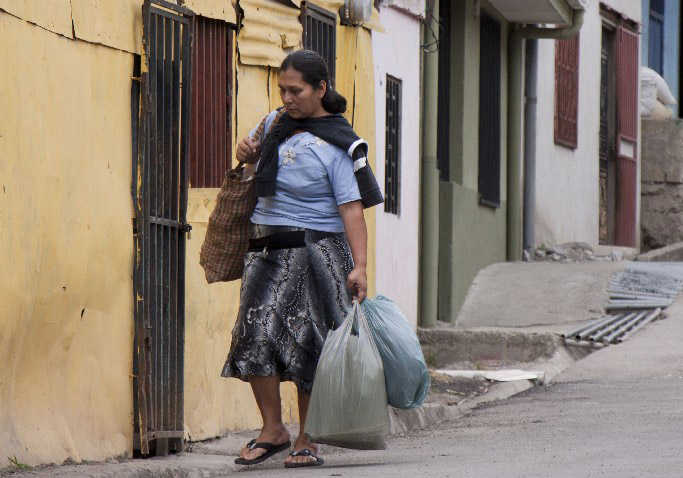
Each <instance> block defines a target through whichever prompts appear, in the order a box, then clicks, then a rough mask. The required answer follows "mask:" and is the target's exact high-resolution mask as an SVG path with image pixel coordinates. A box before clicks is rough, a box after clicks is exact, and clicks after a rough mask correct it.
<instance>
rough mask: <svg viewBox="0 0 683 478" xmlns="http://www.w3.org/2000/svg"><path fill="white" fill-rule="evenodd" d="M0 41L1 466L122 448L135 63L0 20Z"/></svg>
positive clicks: (127, 394) (128, 409)
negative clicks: (13, 459) (11, 458)
mask: <svg viewBox="0 0 683 478" xmlns="http://www.w3.org/2000/svg"><path fill="white" fill-rule="evenodd" d="M0 44H1V45H2V48H0V65H2V74H0V118H2V121H0V183H1V186H0V244H2V247H0V264H2V270H3V273H2V274H0V290H1V291H2V294H1V295H0V430H2V433H0V460H3V461H4V460H6V457H7V456H12V455H14V454H16V456H17V458H19V459H20V460H21V461H22V462H25V463H30V464H36V463H51V462H57V463H61V462H62V461H63V460H65V459H67V458H72V459H75V460H80V459H88V460H102V459H106V458H109V457H111V456H116V455H122V454H125V453H129V452H130V450H131V444H132V432H133V430H132V426H131V423H132V411H133V410H132V401H131V398H132V387H131V377H130V374H131V373H132V355H133V348H132V336H133V321H132V313H133V312H132V311H133V309H132V308H133V304H132V279H131V271H132V266H133V264H132V251H133V249H132V245H133V242H132V230H131V218H132V201H131V195H130V183H131V134H130V85H131V80H130V76H131V74H132V71H133V57H132V55H130V54H127V53H123V52H121V51H117V50H114V49H111V48H106V47H102V46H97V45H93V44H88V43H84V42H76V41H72V40H69V39H67V38H65V37H63V36H60V35H56V34H54V33H51V32H49V31H48V30H45V29H43V28H40V27H37V26H34V25H32V24H30V23H27V22H26V21H23V20H20V19H18V18H15V17H13V16H11V15H8V14H6V13H1V12H0ZM7 464H8V463H7V462H6V461H5V462H4V463H2V464H0V466H6V465H7Z"/></svg>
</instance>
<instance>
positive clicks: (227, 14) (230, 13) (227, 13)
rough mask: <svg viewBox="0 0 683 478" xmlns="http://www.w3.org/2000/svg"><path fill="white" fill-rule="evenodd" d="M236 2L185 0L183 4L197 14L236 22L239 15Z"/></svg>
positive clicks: (228, 0) (224, 0)
mask: <svg viewBox="0 0 683 478" xmlns="http://www.w3.org/2000/svg"><path fill="white" fill-rule="evenodd" d="M234 3H236V2H231V1H230V0H185V2H184V3H183V5H184V6H186V7H187V8H189V9H190V10H192V11H193V12H194V13H195V14H196V15H201V16H203V17H207V18H213V19H215V20H223V21H224V22H228V23H233V24H236V23H237V15H236V14H235V5H234Z"/></svg>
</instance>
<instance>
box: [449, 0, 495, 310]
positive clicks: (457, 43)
mask: <svg viewBox="0 0 683 478" xmlns="http://www.w3.org/2000/svg"><path fill="white" fill-rule="evenodd" d="M481 5H482V11H483V12H486V13H487V14H488V15H491V16H493V17H494V18H496V19H498V20H499V21H500V23H501V25H502V31H501V37H502V42H501V52H502V55H501V56H502V58H501V62H502V63H501V72H502V76H501V86H502V93H501V106H502V108H501V121H502V123H501V186H500V187H501V206H500V207H499V208H497V209H494V208H491V207H488V206H482V205H480V204H479V194H478V174H479V157H478V147H479V145H478V137H479V132H478V129H479V56H480V49H479V16H478V15H477V11H476V8H475V2H474V1H473V0H467V1H462V2H454V3H453V6H452V8H453V18H452V25H451V104H450V110H451V115H450V131H451V141H450V148H451V150H450V155H449V156H450V171H451V177H450V181H441V183H440V192H439V196H440V197H439V304H438V318H439V320H441V321H446V322H451V321H454V320H455V318H456V316H457V314H458V312H459V310H460V308H461V307H462V304H463V302H464V300H465V296H466V295H467V291H468V290H469V287H470V285H471V283H472V280H473V279H474V277H475V276H476V274H477V273H478V272H479V270H480V269H482V268H484V267H486V266H488V265H490V264H493V263H496V262H505V260H506V201H507V187H506V184H507V181H506V177H507V167H506V166H507V154H506V153H507V100H508V98H507V71H508V65H507V37H508V25H507V24H506V22H505V21H503V19H502V18H500V17H499V16H498V15H497V14H496V12H495V10H493V9H492V8H490V6H489V5H488V3H487V2H482V4H481Z"/></svg>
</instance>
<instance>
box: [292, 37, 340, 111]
mask: <svg viewBox="0 0 683 478" xmlns="http://www.w3.org/2000/svg"><path fill="white" fill-rule="evenodd" d="M290 68H294V69H295V70H296V71H298V72H299V73H301V76H303V78H304V81H305V82H306V83H308V84H309V85H311V86H312V87H313V88H314V89H318V88H320V82H321V81H324V82H325V84H326V85H327V89H326V90H325V96H323V97H322V104H323V108H324V109H325V111H327V112H328V113H333V114H334V113H343V112H345V111H346V98H344V97H343V96H342V95H340V94H339V93H337V92H336V91H334V90H333V89H332V85H331V84H330V71H329V69H328V68H327V62H326V61H325V59H324V58H323V57H322V56H320V55H319V54H318V53H316V52H314V51H313V50H297V51H294V52H292V53H290V54H289V55H287V58H285V59H284V60H283V61H282V65H280V71H284V70H288V69H290Z"/></svg>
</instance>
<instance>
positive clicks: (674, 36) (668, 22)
mask: <svg viewBox="0 0 683 478" xmlns="http://www.w3.org/2000/svg"><path fill="white" fill-rule="evenodd" d="M642 3H643V9H642V18H643V25H642V29H643V31H642V44H641V61H642V64H643V65H645V66H647V65H648V61H649V59H648V43H649V41H648V40H649V27H650V20H649V16H650V0H642ZM680 41H681V2H680V1H679V0H677V1H668V2H664V74H663V77H664V80H666V82H667V84H668V85H669V88H670V89H671V93H673V95H674V97H675V98H676V99H677V100H678V102H679V103H680V102H681V95H680V91H679V90H680V77H681V71H680V68H681V57H680V49H681V43H680ZM669 107H670V108H671V109H672V110H673V112H674V116H675V117H677V116H679V111H680V108H679V105H670V106H669Z"/></svg>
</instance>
